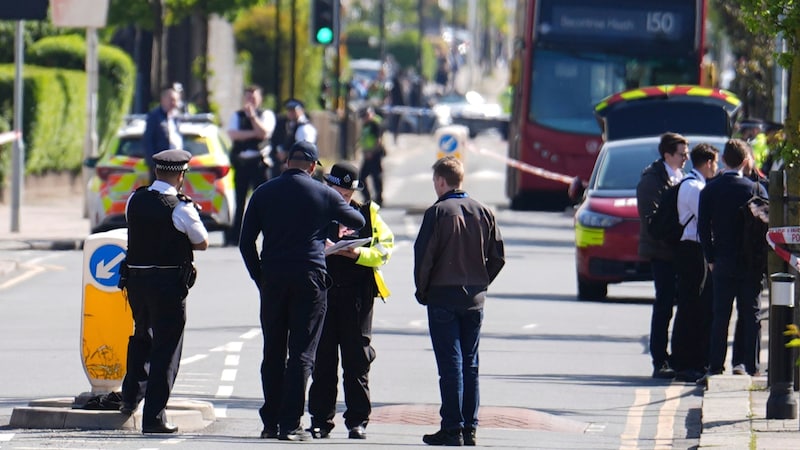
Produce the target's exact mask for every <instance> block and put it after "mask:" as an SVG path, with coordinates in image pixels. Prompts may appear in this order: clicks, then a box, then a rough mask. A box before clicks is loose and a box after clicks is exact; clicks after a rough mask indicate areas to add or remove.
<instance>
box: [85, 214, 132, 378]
mask: <svg viewBox="0 0 800 450" xmlns="http://www.w3.org/2000/svg"><path fill="white" fill-rule="evenodd" d="M127 247H128V230H127V229H125V228H123V229H118V230H112V231H107V232H103V233H95V234H92V235H90V236H89V237H88V238H87V239H86V241H85V242H84V245H83V262H84V267H83V308H82V316H83V319H82V321H81V360H82V362H83V369H84V371H85V372H86V376H87V377H88V378H89V384H91V386H92V393H95V394H97V393H107V392H113V391H117V390H119V388H120V387H121V385H122V379H123V377H124V376H125V371H126V359H127V354H128V338H130V336H131V335H132V334H133V316H132V314H131V311H130V308H129V307H128V301H127V299H126V298H125V295H124V293H123V292H122V290H120V289H119V288H118V287H117V284H118V282H119V277H120V263H122V261H123V260H124V259H125V256H126V255H127Z"/></svg>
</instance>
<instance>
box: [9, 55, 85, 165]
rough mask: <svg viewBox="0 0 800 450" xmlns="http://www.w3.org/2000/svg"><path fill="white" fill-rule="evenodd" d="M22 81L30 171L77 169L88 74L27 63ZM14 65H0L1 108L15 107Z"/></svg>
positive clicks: (25, 133)
mask: <svg viewBox="0 0 800 450" xmlns="http://www.w3.org/2000/svg"><path fill="white" fill-rule="evenodd" d="M23 76H24V82H23V86H24V87H23V96H24V105H23V124H22V130H23V137H24V140H25V146H26V157H25V167H26V172H28V173H43V172H47V171H50V170H56V171H58V170H71V171H77V170H78V169H79V168H80V167H81V162H82V160H83V135H84V130H85V129H86V115H85V114H84V111H85V109H86V108H85V103H86V75H85V74H84V73H83V72H79V71H74V70H64V69H49V68H42V67H35V66H26V67H25V71H24V74H23ZM13 92H14V66H13V65H2V66H0V99H3V100H2V102H0V111H3V113H2V114H3V115H4V116H7V115H8V114H9V111H13V105H12V100H11V99H13Z"/></svg>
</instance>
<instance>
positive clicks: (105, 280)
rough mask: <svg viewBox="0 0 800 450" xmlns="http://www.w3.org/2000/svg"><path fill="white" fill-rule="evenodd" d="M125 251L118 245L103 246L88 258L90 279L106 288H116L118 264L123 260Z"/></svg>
mask: <svg viewBox="0 0 800 450" xmlns="http://www.w3.org/2000/svg"><path fill="white" fill-rule="evenodd" d="M125 255H126V253H125V249H123V248H122V247H120V246H118V245H111V244H107V245H103V246H100V247H98V248H97V250H95V251H94V253H92V256H91V258H89V271H90V272H91V274H92V278H94V279H95V281H97V282H98V283H100V284H101V285H103V286H107V287H112V286H113V287H116V286H117V283H118V282H119V263H121V262H122V260H123V259H125Z"/></svg>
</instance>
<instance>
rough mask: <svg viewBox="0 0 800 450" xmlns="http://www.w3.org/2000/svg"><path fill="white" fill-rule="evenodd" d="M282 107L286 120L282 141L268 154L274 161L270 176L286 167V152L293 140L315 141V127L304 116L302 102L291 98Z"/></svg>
mask: <svg viewBox="0 0 800 450" xmlns="http://www.w3.org/2000/svg"><path fill="white" fill-rule="evenodd" d="M284 107H285V108H286V120H285V121H284V124H283V125H284V133H283V135H282V137H283V143H282V145H277V146H275V148H274V149H273V152H272V153H271V155H270V156H271V157H272V159H273V160H274V162H275V164H274V165H273V166H272V169H271V170H272V172H271V174H270V177H272V178H274V177H277V176H278V175H280V174H281V172H283V171H284V170H285V169H286V153H287V151H288V150H289V149H291V148H292V145H294V143H295V142H299V141H306V142H310V143H312V144H316V143H317V129H316V128H314V125H313V124H312V123H311V121H310V120H309V119H308V116H306V113H305V107H304V106H303V102H301V101H300V100H297V99H293V98H292V99H289V100H287V101H286V103H284Z"/></svg>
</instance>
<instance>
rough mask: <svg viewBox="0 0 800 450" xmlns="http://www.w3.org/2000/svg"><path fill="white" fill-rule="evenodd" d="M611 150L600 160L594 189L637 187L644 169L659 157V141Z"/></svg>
mask: <svg viewBox="0 0 800 450" xmlns="http://www.w3.org/2000/svg"><path fill="white" fill-rule="evenodd" d="M610 150H611V151H607V152H606V154H605V157H604V158H602V160H600V161H599V165H598V167H597V174H596V177H595V186H594V189H599V190H617V189H636V185H637V184H638V183H639V178H640V177H641V175H642V170H644V168H645V167H647V166H648V165H649V164H650V163H651V162H653V161H655V160H656V159H658V142H654V143H651V144H640V145H631V146H625V147H614V148H611V149H610Z"/></svg>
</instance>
